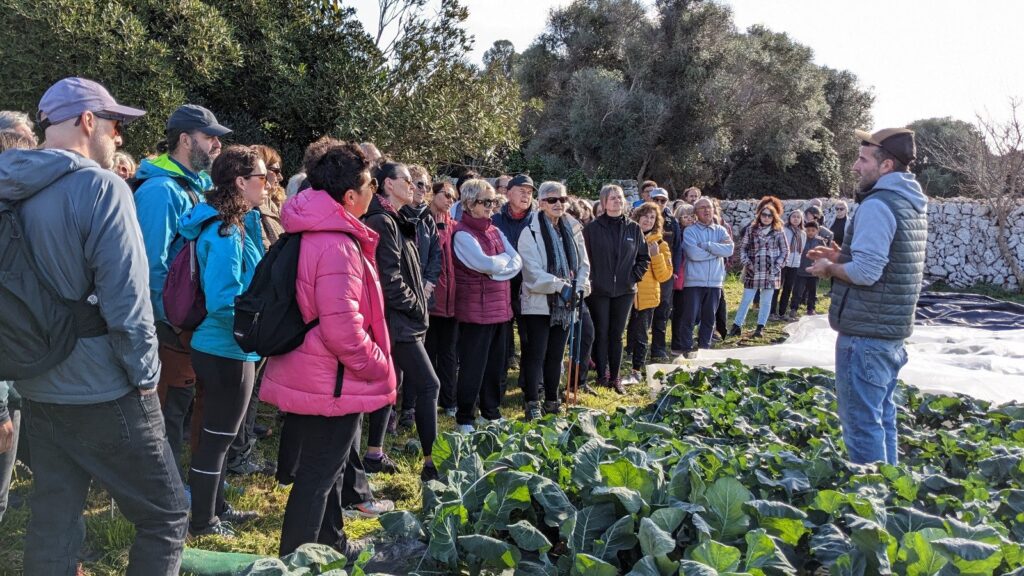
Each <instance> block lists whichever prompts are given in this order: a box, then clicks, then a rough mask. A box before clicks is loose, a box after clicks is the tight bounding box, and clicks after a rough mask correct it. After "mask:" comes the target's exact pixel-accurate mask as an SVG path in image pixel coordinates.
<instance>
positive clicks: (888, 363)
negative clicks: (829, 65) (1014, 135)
mask: <svg viewBox="0 0 1024 576" xmlns="http://www.w3.org/2000/svg"><path fill="white" fill-rule="evenodd" d="M856 136H857V138H858V139H859V140H860V141H861V146H860V154H859V155H858V157H857V161H856V162H855V163H854V165H853V171H854V172H855V173H856V174H857V175H858V176H859V177H860V181H859V182H858V185H857V188H858V192H857V201H858V202H859V204H860V206H859V207H858V209H857V213H856V215H854V216H853V217H850V221H849V224H848V226H847V229H846V238H845V240H846V242H844V243H843V246H842V248H840V247H839V246H838V245H837V244H835V243H834V242H833V243H832V244H831V246H828V247H826V246H821V247H819V248H815V249H813V250H811V252H810V253H809V256H810V257H811V258H812V259H813V260H814V264H812V265H811V266H810V267H808V268H807V271H808V272H810V273H812V274H814V275H815V276H818V277H819V278H832V279H833V280H834V283H833V286H832V304H831V306H830V307H829V313H828V320H829V324H831V326H832V328H833V329H834V330H836V331H837V332H838V333H839V336H838V338H837V339H836V395H837V396H838V403H839V420H840V422H841V423H842V426H843V440H844V441H845V443H846V450H847V452H848V453H849V457H850V460H851V461H853V462H856V463H858V464H866V463H870V462H886V463H889V464H896V463H897V461H898V454H897V439H896V403H895V402H894V400H893V393H894V392H895V390H896V379H897V377H898V376H899V371H900V368H902V367H903V365H904V364H906V362H907V353H906V351H905V350H904V347H903V341H904V340H905V339H906V338H908V337H909V336H910V335H911V333H912V332H913V330H914V311H915V308H916V307H917V298H918V295H919V294H920V293H921V279H922V277H923V275H924V259H925V248H926V247H927V244H928V198H927V197H926V196H925V195H924V193H923V192H922V191H921V186H920V185H919V184H918V183H917V181H916V180H915V179H914V175H913V173H911V172H910V164H911V163H912V162H913V161H914V160H915V159H916V158H917V155H916V148H915V145H914V133H913V132H912V131H910V130H907V129H905V128H887V129H885V130H879V131H878V132H875V133H874V134H868V133H867V132H863V131H860V130H857V131H856Z"/></svg>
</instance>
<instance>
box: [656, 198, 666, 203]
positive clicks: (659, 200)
mask: <svg viewBox="0 0 1024 576" xmlns="http://www.w3.org/2000/svg"><path fill="white" fill-rule="evenodd" d="M654 201H655V202H657V203H658V204H668V198H655V199H654Z"/></svg>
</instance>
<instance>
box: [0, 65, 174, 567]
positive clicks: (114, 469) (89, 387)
mask: <svg viewBox="0 0 1024 576" xmlns="http://www.w3.org/2000/svg"><path fill="white" fill-rule="evenodd" d="M143 114H145V112H144V111H143V110H138V109H136V108H129V107H127V106H121V105H119V104H118V103H117V102H116V101H115V100H114V98H113V97H112V96H111V95H110V93H109V92H107V90H106V89H105V88H104V87H103V86H101V85H99V84H97V83H96V82H93V81H91V80H85V79H82V78H65V79H64V80H61V81H59V82H57V83H56V84H54V85H53V86H51V87H50V89H49V90H47V91H46V93H45V94H44V95H43V98H42V100H40V102H39V113H38V115H37V118H36V120H37V122H38V124H39V126H40V128H41V129H42V130H43V132H44V134H45V142H46V143H45V146H46V148H45V149H42V150H12V151H8V152H6V153H4V154H3V155H2V156H0V200H4V201H9V202H17V203H18V212H19V215H20V217H21V221H22V224H23V227H24V233H25V238H26V240H27V242H28V246H29V247H30V248H31V250H32V253H33V256H34V257H35V261H36V265H37V268H38V271H39V274H40V275H41V276H42V277H43V278H44V280H46V281H48V283H49V284H50V285H51V286H52V287H53V288H54V289H55V290H56V292H58V293H59V295H60V296H62V297H64V298H67V299H70V300H74V301H85V302H88V303H91V304H94V305H96V306H97V308H98V314H99V316H101V317H102V323H103V324H105V331H104V332H103V333H102V334H101V335H99V336H94V337H84V336H83V337H80V338H79V339H78V340H77V342H76V343H75V346H74V348H73V350H72V351H71V354H70V355H69V356H68V357H67V358H66V359H64V360H63V361H62V362H60V363H59V364H57V365H56V366H54V367H52V368H50V369H49V370H47V371H46V372H44V373H42V374H41V375H39V376H36V377H34V378H30V379H25V380H19V381H18V382H17V387H18V391H19V392H20V393H21V395H22V397H23V398H24V404H23V406H22V409H23V412H24V416H25V421H26V423H27V426H26V431H27V437H28V441H29V446H30V448H31V453H32V473H33V490H32V496H31V506H32V518H31V520H30V521H29V524H28V534H27V536H26V539H25V556H24V573H25V574H33V575H36V574H74V573H75V567H76V564H77V562H78V553H79V550H80V548H81V546H82V542H83V540H84V539H85V522H84V520H83V516H82V511H83V509H84V506H85V501H86V496H87V495H88V493H89V485H90V484H91V482H92V481H93V480H96V481H97V483H98V484H100V485H102V486H103V488H104V489H106V491H107V492H108V493H109V494H110V495H111V496H112V497H113V498H114V500H115V501H116V502H117V505H118V509H119V510H120V511H121V512H122V513H123V514H124V515H125V517H126V518H128V520H129V521H131V522H132V523H133V524H134V525H135V542H134V544H133V545H132V548H131V552H130V555H129V560H128V569H127V574H130V575H152V574H166V575H171V574H177V573H178V567H179V565H180V562H181V551H182V546H183V542H184V537H185V530H186V526H187V524H186V523H187V518H188V504H187V501H186V499H185V492H184V489H183V487H182V483H181V480H180V478H179V477H178V474H176V473H175V472H174V457H173V455H172V454H171V450H170V447H169V446H168V445H167V440H166V436H165V433H164V425H163V420H162V419H161V417H160V409H159V400H158V398H157V394H156V384H157V380H158V379H159V376H160V360H159V358H158V354H157V338H156V333H155V331H154V328H153V309H152V305H151V304H150V299H149V278H148V275H147V273H146V254H145V250H144V248H143V245H142V235H141V233H140V231H139V224H138V221H137V220H136V218H135V214H134V210H133V206H132V197H131V190H130V189H129V188H128V186H127V184H125V182H124V181H123V180H121V179H120V178H119V177H118V176H117V175H116V174H114V173H113V172H111V171H110V168H111V167H112V166H113V161H114V152H115V151H116V150H117V147H118V146H119V145H120V144H121V130H122V129H123V126H124V125H125V124H127V123H129V122H131V121H132V120H135V119H136V118H138V117H140V116H142V115H143Z"/></svg>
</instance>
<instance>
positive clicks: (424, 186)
mask: <svg viewBox="0 0 1024 576" xmlns="http://www.w3.org/2000/svg"><path fill="white" fill-rule="evenodd" d="M416 187H417V188H422V189H424V190H426V189H427V183H426V182H423V181H417V182H416Z"/></svg>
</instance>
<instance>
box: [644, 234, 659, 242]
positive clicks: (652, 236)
mask: <svg viewBox="0 0 1024 576" xmlns="http://www.w3.org/2000/svg"><path fill="white" fill-rule="evenodd" d="M661 238H662V236H661V233H660V232H653V233H650V234H646V235H645V236H644V240H646V241H647V242H649V243H653V242H661Z"/></svg>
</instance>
